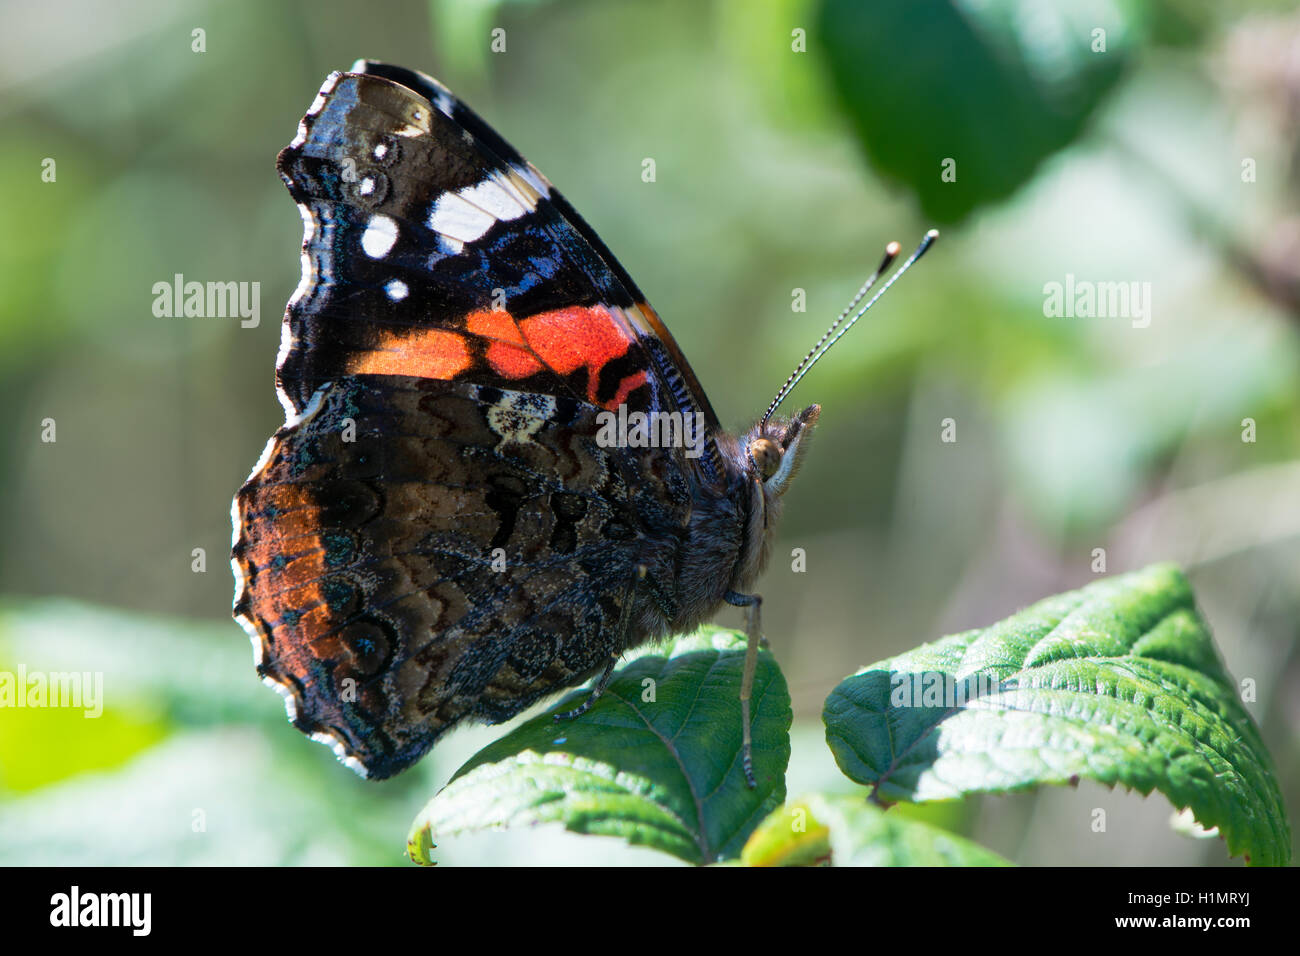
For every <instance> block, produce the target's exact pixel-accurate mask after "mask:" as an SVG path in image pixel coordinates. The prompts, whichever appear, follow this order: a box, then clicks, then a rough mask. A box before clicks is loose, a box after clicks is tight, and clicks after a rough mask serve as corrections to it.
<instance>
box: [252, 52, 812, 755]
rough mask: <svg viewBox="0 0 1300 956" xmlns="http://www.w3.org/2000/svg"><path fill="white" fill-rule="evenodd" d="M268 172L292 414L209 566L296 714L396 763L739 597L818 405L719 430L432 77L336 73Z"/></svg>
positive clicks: (639, 321)
mask: <svg viewBox="0 0 1300 956" xmlns="http://www.w3.org/2000/svg"><path fill="white" fill-rule="evenodd" d="M278 167H279V170H280V173H281V176H282V178H283V179H284V181H285V183H286V185H287V186H288V187H289V190H290V193H291V195H292V196H293V198H294V200H295V201H296V202H297V203H298V205H299V208H300V211H301V212H302V216H303V222H304V240H303V279H302V282H301V284H300V285H299V287H298V290H297V291H296V292H295V294H294V296H293V298H292V299H291V300H290V303H289V306H288V308H287V310H286V314H285V320H284V325H283V332H282V341H281V348H280V355H279V359H278V363H277V387H278V391H279V395H280V398H281V402H282V404H284V406H285V409H286V415H287V421H286V423H285V425H284V426H283V427H281V428H280V429H279V430H278V431H277V432H276V434H275V435H274V436H273V437H272V439H271V441H270V442H269V443H268V445H267V448H266V451H265V452H264V454H263V456H262V459H261V461H259V462H258V464H257V465H256V466H255V467H254V470H253V473H252V474H251V475H250V477H249V479H248V481H247V482H246V483H245V485H244V486H243V488H241V489H240V491H239V493H238V495H237V496H236V498H235V502H234V507H233V519H234V525H235V539H234V546H233V550H232V567H233V569H234V573H235V578H236V594H235V608H234V610H235V616H236V618H237V619H238V620H239V621H240V622H241V623H242V624H243V625H244V627H245V629H246V630H247V631H248V632H249V634H250V636H251V638H252V640H253V646H254V651H255V655H256V658H257V667H258V671H259V673H260V674H261V676H262V677H263V678H264V679H265V680H266V681H267V682H268V683H270V684H272V685H273V686H275V687H276V688H277V689H278V690H280V691H281V693H282V694H284V696H285V698H286V701H287V706H288V709H289V714H290V719H291V720H292V721H293V722H294V724H295V725H296V726H298V727H299V728H300V729H302V730H303V731H305V732H307V733H310V734H312V735H313V736H314V737H317V738H318V739H320V740H322V741H323V742H326V743H329V744H330V745H331V746H332V747H333V748H334V749H335V751H336V752H337V753H338V755H339V756H340V758H341V759H343V760H344V761H345V762H346V763H348V764H349V765H350V766H352V767H353V769H356V770H358V771H359V772H361V773H363V774H365V775H367V776H370V777H374V778H382V777H387V776H391V775H392V774H394V773H397V772H400V771H401V770H403V769H405V768H407V767H409V766H410V765H411V764H412V763H414V762H415V761H416V760H418V759H419V757H420V756H422V755H423V754H424V753H425V752H426V751H427V750H428V749H429V747H431V746H432V745H433V743H434V742H435V741H436V740H437V739H438V738H439V737H440V736H441V735H442V734H443V733H445V732H446V731H447V730H448V729H450V728H452V727H454V726H456V725H458V724H459V723H461V722H462V721H466V720H477V721H485V722H488V723H496V722H500V721H502V720H506V719H508V718H510V717H512V716H514V715H515V714H517V713H519V712H520V711H522V710H523V709H524V708H526V707H528V706H529V705H531V704H532V703H534V702H536V701H537V700H539V699H541V698H543V697H545V696H548V695H551V694H554V693H555V692H557V691H560V690H562V689H564V688H567V687H573V686H576V685H579V684H581V683H583V682H585V681H588V680H590V679H591V678H593V677H599V678H601V682H598V685H597V692H598V690H599V688H600V687H603V680H607V679H608V675H609V674H610V672H611V671H612V669H613V665H614V663H615V662H616V661H617V659H618V658H619V656H620V655H622V654H623V653H624V652H625V651H627V650H630V649H632V648H634V647H637V646H640V645H642V644H644V643H646V642H647V641H653V640H659V639H663V638H666V637H668V636H671V635H674V634H680V633H685V632H689V631H691V630H693V629H695V628H696V627H697V626H698V625H699V624H701V623H702V622H704V621H706V620H708V619H709V618H710V617H712V616H713V614H714V613H715V612H716V611H717V610H718V608H719V607H721V606H722V605H723V604H724V603H728V602H729V603H733V604H745V603H747V602H748V603H750V604H753V601H752V600H751V599H750V598H749V595H750V594H751V591H752V588H753V586H754V584H755V581H756V579H757V578H758V575H759V574H760V572H761V570H762V568H763V565H764V563H765V562H766V558H767V554H768V551H769V549H770V545H771V538H772V534H773V531H774V528H775V525H776V520H777V518H778V516H779V512H780V499H781V495H782V494H784V491H785V490H786V488H787V487H788V483H789V480H790V478H791V477H792V475H793V472H794V469H795V468H796V467H797V465H798V461H799V459H800V458H801V457H802V454H803V452H804V450H805V449H806V447H807V442H806V436H807V435H808V433H809V432H810V430H811V428H812V426H813V425H814V424H815V422H816V419H817V415H818V409H817V407H816V406H812V407H810V408H808V409H806V410H804V411H803V412H801V413H799V414H798V415H795V416H793V417H791V418H788V419H785V418H769V419H765V420H764V421H763V422H762V423H760V424H759V425H756V426H754V428H752V429H750V430H749V432H747V433H746V434H744V435H742V436H740V437H734V436H731V435H729V434H727V433H726V432H724V431H723V430H722V429H721V427H720V425H719V424H718V421H717V417H716V415H715V414H714V412H713V409H712V407H711V406H710V404H709V402H708V399H707V396H706V395H705V394H704V392H703V390H702V389H701V388H700V385H699V383H698V380H697V379H696V377H695V374H694V372H693V371H692V370H691V368H690V366H689V364H688V363H687V362H686V360H685V357H684V356H683V355H682V353H681V351H680V349H679V348H678V347H677V345H676V343H675V342H674V341H673V339H672V337H671V335H670V334H669V333H668V330H667V329H666V328H665V327H664V325H663V323H662V321H661V320H660V319H659V318H658V316H657V315H656V314H655V313H654V311H653V310H652V309H651V308H650V307H649V305H648V304H646V302H645V300H644V297H643V296H642V295H641V293H640V291H639V290H638V289H637V288H636V286H635V284H634V283H633V282H632V280H631V279H630V277H628V276H627V274H626V273H625V272H624V271H623V269H622V267H621V266H619V265H618V263H617V261H616V260H615V259H614V258H613V256H612V255H611V254H610V253H609V251H608V250H607V249H606V248H605V247H604V245H603V243H602V242H601V241H600V239H599V238H598V237H597V236H596V235H595V233H594V232H593V231H592V230H591V229H590V227H588V226H587V225H586V223H585V222H584V221H583V220H582V219H581V217H579V216H578V215H577V213H576V212H575V211H573V209H572V207H571V206H569V204H568V203H567V201H565V200H564V198H563V197H562V196H561V195H560V194H559V193H558V192H557V191H556V190H555V189H554V187H552V186H551V184H550V183H549V182H548V181H547V180H546V179H545V178H544V177H542V176H541V174H540V173H539V172H537V170H536V169H534V168H533V167H532V166H531V165H529V164H528V163H527V161H526V160H524V159H523V158H522V157H521V156H519V154H518V153H516V152H515V151H514V150H513V148H512V147H510V146H509V145H508V144H507V143H506V142H505V141H504V140H502V139H501V138H500V137H499V136H498V135H497V134H496V133H495V132H494V131H492V130H491V128H490V127H488V126H487V125H486V124H485V123H483V121H482V120H481V119H479V118H478V117H477V116H476V115H474V114H473V113H472V112H470V111H469V110H468V109H466V108H465V107H464V106H463V104H461V103H460V102H459V101H458V100H456V99H455V98H454V97H453V96H452V95H451V94H450V93H449V92H448V91H447V90H446V89H445V88H443V87H441V86H440V85H439V84H437V83H436V81H433V80H432V79H430V78H429V77H426V76H424V75H422V74H417V73H413V72H411V71H408V70H403V69H401V68H398V67H391V66H387V65H384V64H377V63H371V62H363V63H359V64H358V65H356V66H355V67H354V68H353V71H352V72H350V73H343V74H334V75H332V76H331V77H330V78H329V79H328V80H327V81H326V84H325V86H324V87H322V90H321V93H320V95H319V96H318V97H317V99H316V101H315V102H314V103H313V104H312V107H311V108H310V109H309V110H308V113H307V115H306V116H305V117H304V119H303V122H302V124H301V125H300V127H299V134H298V136H297V137H296V138H295V140H294V141H293V143H291V144H290V146H288V147H287V148H286V149H285V150H284V151H283V152H282V153H281V155H280V158H279V161H278ZM628 422H632V423H634V424H632V425H631V426H630V427H628V425H627V423H628ZM615 425H617V426H618V427H617V428H615ZM661 426H662V427H661ZM755 646H756V645H755ZM746 769H747V772H748V764H746Z"/></svg>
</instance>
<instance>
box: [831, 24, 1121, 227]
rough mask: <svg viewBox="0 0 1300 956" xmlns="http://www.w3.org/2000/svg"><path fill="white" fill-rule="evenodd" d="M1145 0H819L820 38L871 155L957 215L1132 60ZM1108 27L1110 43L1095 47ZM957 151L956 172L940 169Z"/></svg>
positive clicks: (937, 213)
mask: <svg viewBox="0 0 1300 956" xmlns="http://www.w3.org/2000/svg"><path fill="white" fill-rule="evenodd" d="M1140 9H1141V8H1140V7H1139V6H1138V5H1136V4H1134V3H1125V2H1113V0H1072V2H1070V3H1057V4H1035V5H1034V6H1033V9H1032V13H1031V14H1030V13H1029V12H1028V11H1027V10H1026V8H1025V5H1024V4H1022V3H1020V2H1019V0H982V2H979V3H976V2H973V0H884V2H880V3H862V2H860V0H824V2H823V3H822V6H821V11H820V16H819V21H818V28H819V29H818V42H819V44H820V47H821V49H823V50H824V53H825V59H826V63H827V65H828V67H829V70H830V76H831V81H832V84H833V85H834V87H835V90H836V92H837V93H838V95H839V99H840V101H841V103H842V105H843V106H844V108H845V110H846V111H847V112H848V114H849V116H850V118H851V119H852V121H853V124H854V126H855V128H856V130H857V133H858V137H859V139H860V140H861V142H862V144H863V146H864V147H865V149H866V152H867V155H868V156H869V157H870V159H871V161H872V164H873V165H874V166H875V167H876V169H877V170H879V172H881V173H882V174H884V175H885V176H887V177H888V178H890V179H893V180H896V181H898V182H901V183H904V184H905V185H907V186H909V187H910V188H911V189H912V190H913V191H914V192H915V193H916V195H917V198H918V199H919V200H920V204H921V209H922V210H923V211H924V213H925V214H926V216H927V217H929V218H931V219H937V220H939V221H944V222H953V221H956V220H958V219H961V218H962V217H964V216H965V215H966V214H967V213H969V212H970V211H971V210H972V209H974V208H975V207H976V206H978V205H981V204H983V203H986V202H990V201H992V200H997V199H1001V198H1003V197H1005V196H1008V195H1010V194H1011V193H1012V192H1013V191H1014V190H1015V189H1017V188H1018V187H1019V186H1021V185H1023V184H1024V183H1025V182H1027V181H1028V180H1029V179H1030V177H1031V176H1032V175H1033V173H1034V171H1035V169H1036V168H1037V167H1038V165H1039V164H1040V163H1041V162H1042V161H1043V160H1044V159H1046V158H1047V157H1048V156H1050V155H1051V154H1052V153H1054V152H1056V151H1057V150H1059V149H1061V148H1062V147H1064V146H1066V145H1068V144H1069V143H1070V142H1072V141H1073V140H1074V139H1075V138H1076V137H1077V136H1078V135H1079V134H1080V132H1081V131H1082V129H1083V127H1084V124H1085V122H1086V121H1087V119H1088V117H1089V116H1090V115H1091V113H1092V112H1093V110H1094V109H1095V108H1096V106H1097V105H1098V103H1100V101H1101V100H1102V98H1103V97H1104V96H1105V94H1106V93H1107V92H1108V91H1109V90H1110V89H1111V87H1113V86H1114V85H1115V83H1116V81H1117V80H1118V79H1119V78H1120V76H1121V75H1122V74H1123V72H1124V70H1125V67H1126V66H1127V63H1128V61H1129V59H1130V53H1131V50H1130V47H1131V46H1132V43H1133V40H1134V33H1135V32H1136V31H1137V27H1138V19H1139V17H1140ZM1095 29H1103V30H1105V31H1106V35H1105V45H1106V48H1105V52H1094V46H1095V45H1096V39H1095V38H1094V34H1093V31H1094V30H1095ZM945 160H953V161H955V167H952V171H954V172H955V174H956V178H955V180H953V181H945V180H944V179H943V178H941V176H940V173H941V172H942V171H943V168H944V167H943V165H942V164H943V163H944V162H945Z"/></svg>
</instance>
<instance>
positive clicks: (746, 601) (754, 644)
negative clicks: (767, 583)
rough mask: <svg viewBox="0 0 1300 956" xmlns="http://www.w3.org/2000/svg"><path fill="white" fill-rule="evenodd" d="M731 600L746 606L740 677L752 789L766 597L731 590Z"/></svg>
mask: <svg viewBox="0 0 1300 956" xmlns="http://www.w3.org/2000/svg"><path fill="white" fill-rule="evenodd" d="M723 597H724V600H726V602H727V603H728V604H733V605H735V606H736V607H743V608H744V609H745V636H746V637H747V638H748V642H747V643H746V645H745V673H744V676H743V677H742V678H741V680H740V720H741V724H742V726H743V728H744V737H743V741H744V744H743V748H744V751H743V757H742V760H743V763H744V767H745V782H746V783H748V784H749V788H750V789H751V790H753V789H754V788H756V787H757V786H758V781H756V780H755V779H754V739H753V736H752V733H751V730H750V720H749V716H750V714H749V699H750V697H751V696H752V695H753V692H754V672H755V671H756V670H757V669H758V647H759V644H760V643H762V641H763V625H762V616H761V614H760V613H759V612H760V609H761V608H762V606H763V599H762V598H761V597H759V596H758V595H757V594H737V593H736V592H735V591H728V592H727V593H726V594H725V595H724V596H723Z"/></svg>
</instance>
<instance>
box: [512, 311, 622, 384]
mask: <svg viewBox="0 0 1300 956" xmlns="http://www.w3.org/2000/svg"><path fill="white" fill-rule="evenodd" d="M519 328H520V330H521V331H522V332H523V333H524V338H525V339H527V340H528V345H529V346H530V347H531V348H532V350H533V351H534V352H536V353H537V355H538V357H539V358H541V360H542V361H543V362H545V363H546V364H547V365H548V366H550V367H551V368H553V369H554V370H555V371H557V372H559V373H560V374H561V375H568V374H569V373H570V372H573V371H576V370H577V369H579V368H583V367H586V369H587V398H588V399H589V400H590V401H591V402H592V403H593V404H598V403H597V400H596V392H597V387H598V386H599V384H600V371H601V369H603V368H604V367H605V366H606V365H607V364H609V363H610V362H612V361H614V360H615V359H619V358H622V357H623V356H624V355H626V354H627V350H628V348H629V347H630V346H631V344H632V335H631V333H629V332H628V331H627V330H626V329H624V328H623V326H622V325H620V324H619V323H618V322H617V321H615V319H614V316H613V315H611V314H610V311H609V309H607V308H605V307H604V306H603V305H593V306H590V307H584V306H572V307H570V308H567V309H556V310H554V311H552V312H539V313H538V314H537V315H530V316H529V317H528V318H526V319H524V320H523V321H521V322H520V323H519ZM621 391H622V390H621V389H620V392H621ZM624 397H626V396H624ZM614 404H617V402H615V403H614Z"/></svg>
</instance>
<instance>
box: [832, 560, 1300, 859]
mask: <svg viewBox="0 0 1300 956" xmlns="http://www.w3.org/2000/svg"><path fill="white" fill-rule="evenodd" d="M823 719H824V720H825V723H826V740H827V743H828V744H829V745H830V747H831V750H832V751H833V752H834V754H835V759H836V761H837V762H838V763H839V765H840V769H842V770H843V771H844V772H845V773H846V774H847V775H848V776H849V777H851V778H852V779H854V780H856V781H858V782H859V783H864V784H869V785H871V786H872V787H873V789H874V791H875V793H876V794H877V795H878V796H879V797H880V798H881V799H884V800H889V801H896V800H941V799H951V798H956V797H961V796H964V795H967V794H971V793H980V792H1006V791H1010V790H1023V789H1027V788H1030V787H1034V786H1038V785H1042V784H1063V783H1070V782H1073V781H1075V780H1077V779H1079V778H1088V779H1092V780H1096V781H1098V782H1100V783H1103V784H1107V785H1112V786H1113V785H1115V784H1122V785H1124V786H1126V787H1130V788H1132V789H1134V790H1137V791H1139V792H1141V793H1143V794H1149V793H1150V792H1151V791H1152V790H1159V791H1160V792H1161V793H1163V794H1164V795H1165V796H1167V797H1168V798H1169V799H1170V801H1172V802H1173V804H1174V805H1175V806H1176V807H1179V808H1182V807H1190V808H1191V810H1192V812H1193V813H1194V814H1195V816H1196V819H1197V820H1198V821H1199V822H1200V823H1201V824H1202V825H1203V826H1205V827H1206V828H1209V827H1215V826H1217V827H1218V828H1219V830H1220V832H1221V833H1222V834H1223V835H1224V838H1225V839H1226V840H1227V844H1228V850H1229V852H1230V853H1232V854H1234V855H1237V854H1244V855H1246V856H1248V857H1249V858H1250V860H1251V862H1253V863H1259V864H1278V863H1285V862H1287V860H1288V859H1289V857H1290V846H1291V836H1290V828H1289V826H1288V824H1287V820H1286V814H1285V810H1284V808H1283V804H1282V797H1281V793H1280V791H1279V789H1278V786H1277V783H1276V781H1275V778H1274V771H1273V768H1272V763H1271V761H1270V759H1269V755H1268V752H1267V751H1266V750H1265V748H1264V744H1263V741H1262V739H1261V738H1260V735H1259V731H1258V729H1257V728H1256V727H1255V724H1254V722H1253V721H1252V720H1251V718H1250V716H1249V715H1248V714H1247V713H1246V711H1245V709H1244V708H1243V707H1242V705H1241V703H1240V702H1239V701H1238V699H1237V697H1236V694H1235V691H1234V685H1233V682H1232V680H1231V678H1230V677H1229V676H1228V674H1227V672H1226V671H1225V670H1224V668H1223V665H1222V663H1221V662H1220V660H1219V656H1218V652H1217V651H1216V649H1215V647H1214V643H1213V641H1212V640H1211V637H1210V633H1209V630H1208V629H1207V628H1206V626H1205V623H1204V621H1202V619H1201V617H1200V615H1199V614H1198V613H1197V610H1196V605H1195V601H1194V599H1193V596H1192V591H1191V587H1190V586H1189V585H1188V583H1187V580H1186V578H1184V576H1183V575H1182V573H1181V572H1180V571H1179V570H1178V569H1177V568H1176V567H1174V566H1172V565H1156V566H1153V567H1150V568H1147V569H1145V570H1143V571H1138V572H1134V573H1132V574H1126V575H1122V576H1118V577H1115V578H1110V579H1106V580H1102V581H1098V582H1097V583H1095V584H1092V585H1089V586H1088V587H1086V588H1083V589H1081V590H1079V591H1072V592H1069V593H1067V594H1061V595H1058V596H1056V597H1053V598H1048V599H1047V600H1045V601H1041V602H1039V603H1038V604H1035V605H1033V606H1032V607H1029V608H1027V609H1025V610H1024V611H1021V612H1020V613H1019V614H1016V615H1015V616H1013V617H1010V618H1008V619H1007V620H1005V621H1002V622H1001V623H998V624H995V625H993V626H991V627H988V628H983V629H980V630H974V631H966V632H965V633H962V634H955V635H953V636H951V637H947V638H944V639H943V640H940V641H937V642H935V643H933V644H926V645H923V646H922V647H919V648H917V649H916V650H913V651H910V652H908V653H906V654H901V655H899V656H897V657H894V658H891V659H889V660H887V661H882V662H880V663H877V664H873V665H872V666H870V667H866V668H863V669H862V670H861V671H859V672H858V673H857V674H855V675H854V676H852V677H850V678H848V679H847V680H845V681H844V682H843V683H842V684H840V686H839V687H837V688H836V689H835V690H834V691H833V692H832V693H831V695H830V697H828V698H827V700H826V707H825V712H824V714H823Z"/></svg>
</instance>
